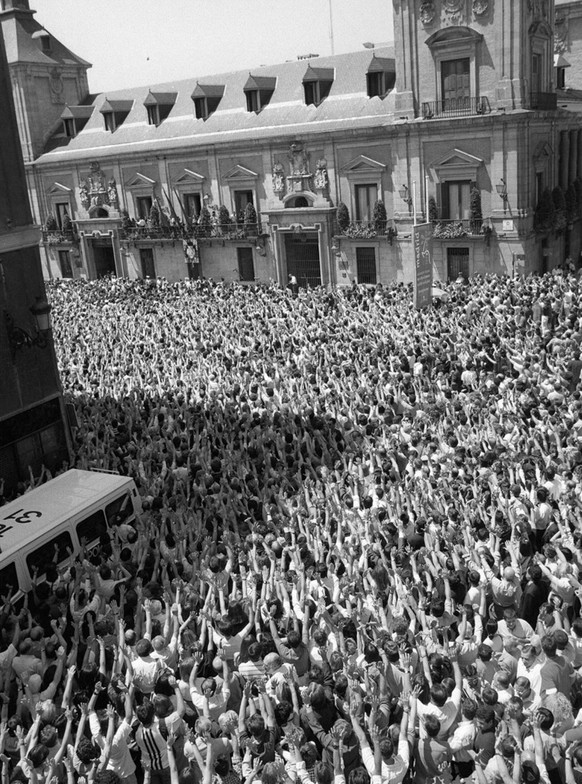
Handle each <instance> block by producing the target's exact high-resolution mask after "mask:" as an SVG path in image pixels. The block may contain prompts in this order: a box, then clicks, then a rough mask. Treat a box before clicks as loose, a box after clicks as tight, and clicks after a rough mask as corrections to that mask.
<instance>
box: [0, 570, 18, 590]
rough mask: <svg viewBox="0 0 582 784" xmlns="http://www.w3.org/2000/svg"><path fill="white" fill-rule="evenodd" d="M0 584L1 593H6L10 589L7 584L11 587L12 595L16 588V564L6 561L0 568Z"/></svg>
mask: <svg viewBox="0 0 582 784" xmlns="http://www.w3.org/2000/svg"><path fill="white" fill-rule="evenodd" d="M0 585H1V586H2V593H4V594H8V591H9V590H10V589H9V588H8V586H11V587H12V592H11V593H12V595H13V596H14V594H15V593H16V591H17V590H18V575H17V574H16V564H14V563H8V564H6V566H3V567H2V569H0Z"/></svg>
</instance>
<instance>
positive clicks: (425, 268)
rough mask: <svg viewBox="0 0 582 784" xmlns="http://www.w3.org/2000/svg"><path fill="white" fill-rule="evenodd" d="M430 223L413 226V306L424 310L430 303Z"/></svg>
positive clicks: (431, 228) (431, 227)
mask: <svg viewBox="0 0 582 784" xmlns="http://www.w3.org/2000/svg"><path fill="white" fill-rule="evenodd" d="M432 232H433V226H432V223H419V224H417V225H416V226H413V229H412V237H413V240H414V306H415V307H416V308H426V307H428V305H430V304H431V302H432Z"/></svg>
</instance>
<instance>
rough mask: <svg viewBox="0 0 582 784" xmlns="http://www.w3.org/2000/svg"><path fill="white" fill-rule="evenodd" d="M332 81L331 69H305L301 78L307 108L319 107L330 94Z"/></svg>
mask: <svg viewBox="0 0 582 784" xmlns="http://www.w3.org/2000/svg"><path fill="white" fill-rule="evenodd" d="M333 80H334V70H333V68H313V67H312V66H311V65H310V66H309V67H308V68H307V71H306V72H305V76H304V77H303V92H304V94H305V103H306V105H307V106H319V104H320V103H321V102H322V101H324V100H325V99H326V98H327V96H328V95H329V93H330V90H331V87H332V85H333Z"/></svg>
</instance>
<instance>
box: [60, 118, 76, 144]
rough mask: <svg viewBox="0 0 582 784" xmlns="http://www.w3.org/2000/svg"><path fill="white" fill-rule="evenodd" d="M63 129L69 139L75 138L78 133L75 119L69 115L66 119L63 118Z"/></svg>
mask: <svg viewBox="0 0 582 784" xmlns="http://www.w3.org/2000/svg"><path fill="white" fill-rule="evenodd" d="M63 131H64V133H65V136H67V137H68V138H69V139H74V137H75V136H76V135H77V129H76V128H75V120H74V119H73V118H72V117H69V118H68V119H66V120H63Z"/></svg>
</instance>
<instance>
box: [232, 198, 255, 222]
mask: <svg viewBox="0 0 582 784" xmlns="http://www.w3.org/2000/svg"><path fill="white" fill-rule="evenodd" d="M247 204H254V199H253V192H252V191H234V214H235V216H236V220H237V221H238V222H239V223H242V222H243V221H244V216H245V207H246V206H247Z"/></svg>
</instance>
